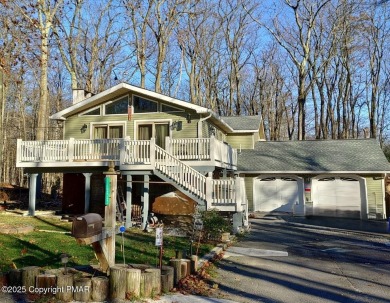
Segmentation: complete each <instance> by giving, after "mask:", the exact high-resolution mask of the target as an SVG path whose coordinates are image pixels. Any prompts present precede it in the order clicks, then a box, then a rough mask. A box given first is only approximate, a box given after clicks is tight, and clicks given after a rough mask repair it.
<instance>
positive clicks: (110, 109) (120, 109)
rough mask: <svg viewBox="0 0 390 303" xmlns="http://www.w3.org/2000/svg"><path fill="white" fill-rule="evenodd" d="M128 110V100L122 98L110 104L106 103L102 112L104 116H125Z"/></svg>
mask: <svg viewBox="0 0 390 303" xmlns="http://www.w3.org/2000/svg"><path fill="white" fill-rule="evenodd" d="M128 108H129V99H128V97H127V96H126V97H123V98H121V99H119V100H115V101H113V102H111V103H107V104H106V105H105V106H104V110H105V111H104V112H105V114H106V115H125V114H127V112H128Z"/></svg>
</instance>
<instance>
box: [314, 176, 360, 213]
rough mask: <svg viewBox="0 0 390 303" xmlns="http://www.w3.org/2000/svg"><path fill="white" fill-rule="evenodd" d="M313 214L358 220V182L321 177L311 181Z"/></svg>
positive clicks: (355, 180)
mask: <svg viewBox="0 0 390 303" xmlns="http://www.w3.org/2000/svg"><path fill="white" fill-rule="evenodd" d="M312 200H313V214H314V215H316V216H331V217H353V218H360V209H361V197H360V182H359V180H358V178H354V177H335V176H334V177H323V178H318V179H313V180H312Z"/></svg>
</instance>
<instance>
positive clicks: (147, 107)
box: [133, 97, 158, 113]
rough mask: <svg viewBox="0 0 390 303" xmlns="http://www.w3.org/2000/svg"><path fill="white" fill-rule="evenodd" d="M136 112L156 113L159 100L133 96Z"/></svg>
mask: <svg viewBox="0 0 390 303" xmlns="http://www.w3.org/2000/svg"><path fill="white" fill-rule="evenodd" d="M133 108H134V113H155V112H157V111H158V104H157V102H154V101H150V100H146V99H143V98H141V97H134V98H133Z"/></svg>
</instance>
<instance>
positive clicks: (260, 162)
mask: <svg viewBox="0 0 390 303" xmlns="http://www.w3.org/2000/svg"><path fill="white" fill-rule="evenodd" d="M389 172H390V165H389V162H388V161H387V159H386V157H385V155H384V154H383V151H382V150H381V148H380V146H379V143H378V141H377V140H375V139H356V140H355V139H351V140H304V141H294V140H292V141H264V142H256V143H255V146H254V149H253V150H247V149H243V150H242V151H241V152H240V153H239V154H238V160H237V173H238V174H239V176H241V177H245V182H246V186H247V187H246V188H247V190H248V191H250V194H248V205H249V209H250V210H251V211H265V212H269V211H283V212H284V211H286V212H291V211H292V212H293V214H294V215H298V216H312V215H315V216H329V217H349V218H360V219H363V220H367V219H384V218H386V217H388V216H389V213H386V211H385V206H384V195H385V192H384V180H383V178H384V177H385V175H386V173H389ZM304 186H305V187H304ZM300 188H301V189H300ZM300 191H302V192H300ZM296 203H298V204H296Z"/></svg>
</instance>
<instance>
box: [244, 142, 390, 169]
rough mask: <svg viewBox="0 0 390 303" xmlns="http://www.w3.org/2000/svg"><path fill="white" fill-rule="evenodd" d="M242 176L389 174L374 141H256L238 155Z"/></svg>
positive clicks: (384, 158)
mask: <svg viewBox="0 0 390 303" xmlns="http://www.w3.org/2000/svg"><path fill="white" fill-rule="evenodd" d="M237 170H238V172H242V173H249V172H252V173H307V174H311V173H316V174H318V173H330V172H332V173H351V172H354V173H388V172H390V163H389V162H388V161H387V159H386V157H385V155H384V153H383V151H382V149H381V148H380V146H379V143H378V142H377V141H376V140H375V139H360V140H308V141H267V142H264V141H263V142H256V144H255V148H254V149H253V150H242V151H241V153H240V154H239V155H238V167H237Z"/></svg>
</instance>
